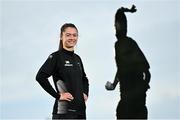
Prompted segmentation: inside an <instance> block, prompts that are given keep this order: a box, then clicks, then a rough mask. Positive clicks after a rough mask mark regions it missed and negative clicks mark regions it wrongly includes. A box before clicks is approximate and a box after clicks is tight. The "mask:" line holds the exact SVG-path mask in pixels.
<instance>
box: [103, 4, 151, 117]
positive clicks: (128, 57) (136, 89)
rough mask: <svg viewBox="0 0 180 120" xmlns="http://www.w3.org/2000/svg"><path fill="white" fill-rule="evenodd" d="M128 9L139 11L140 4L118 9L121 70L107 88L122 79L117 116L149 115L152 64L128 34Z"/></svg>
mask: <svg viewBox="0 0 180 120" xmlns="http://www.w3.org/2000/svg"><path fill="white" fill-rule="evenodd" d="M124 12H136V8H135V6H134V5H133V6H132V8H131V9H128V8H123V7H122V8H120V9H118V10H117V12H116V15H115V29H116V37H117V41H116V43H115V54H116V56H115V59H116V65H117V73H116V76H115V80H114V82H113V83H110V82H107V83H106V89H107V90H114V89H115V87H116V85H117V83H118V82H119V83H120V93H121V100H120V102H119V104H118V106H117V110H116V116H117V119H147V114H148V112H147V108H146V91H147V89H149V81H150V72H149V69H150V66H149V63H148V61H147V59H146V58H145V56H144V54H143V52H142V51H141V49H140V48H139V46H138V44H137V43H136V42H135V41H134V40H133V39H132V38H130V37H128V36H127V19H126V16H125V14H124Z"/></svg>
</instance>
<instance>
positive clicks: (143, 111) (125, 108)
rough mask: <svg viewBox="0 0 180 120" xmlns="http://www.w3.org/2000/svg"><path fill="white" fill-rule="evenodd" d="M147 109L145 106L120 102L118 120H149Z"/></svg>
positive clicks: (117, 113) (117, 112) (117, 110)
mask: <svg viewBox="0 0 180 120" xmlns="http://www.w3.org/2000/svg"><path fill="white" fill-rule="evenodd" d="M147 115H148V111H147V107H146V106H145V105H143V104H137V103H134V104H133V103H127V102H123V101H120V102H119V104H118V106H117V109H116V116H117V119H147Z"/></svg>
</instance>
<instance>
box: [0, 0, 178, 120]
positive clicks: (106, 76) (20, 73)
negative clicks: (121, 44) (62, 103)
mask: <svg viewBox="0 0 180 120" xmlns="http://www.w3.org/2000/svg"><path fill="white" fill-rule="evenodd" d="M132 4H134V5H136V7H137V12H136V13H134V14H131V13H127V14H126V15H127V19H128V36H130V37H132V38H133V39H134V40H135V41H136V42H137V43H138V45H139V47H140V48H141V49H142V51H143V52H144V54H145V56H146V58H147V59H148V61H149V63H150V66H151V69H150V71H151V74H152V78H151V82H150V86H151V89H150V90H149V91H148V92H147V107H148V112H149V114H148V117H149V119H180V81H179V80H180V42H179V40H180V33H179V31H180V1H179V0H146V1H145V0H111V1H109V0H86V1H84V0H1V1H0V13H1V14H0V28H1V29H0V40H1V41H0V68H1V69H0V103H1V106H0V119H49V118H51V113H52V109H53V104H54V98H52V97H51V96H50V95H49V94H47V93H46V92H45V91H44V90H43V89H42V88H41V87H40V85H39V84H38V83H37V82H36V80H35V76H36V73H37V71H38V69H39V68H40V67H41V65H42V64H43V63H44V62H45V60H46V59H47V57H48V56H49V54H51V53H52V52H54V51H56V50H57V49H58V45H59V34H60V27H61V26H62V25H63V24H64V23H74V24H75V25H76V26H77V28H78V29H79V41H78V44H77V46H76V48H75V52H76V53H77V54H79V55H80V56H81V58H82V61H83V64H84V67H85V72H86V74H87V76H88V78H89V83H90V94H89V100H88V102H87V119H109V120H110V119H115V118H116V117H115V114H116V106H117V104H118V101H119V100H120V93H119V86H117V87H116V89H115V90H114V91H106V90H105V87H104V85H105V83H106V81H113V80H114V76H115V73H116V64H115V59H114V56H115V51H114V43H115V41H116V37H115V29H114V15H115V13H116V10H117V9H118V8H120V7H121V6H124V7H131V5H132ZM50 81H51V83H52V78H50Z"/></svg>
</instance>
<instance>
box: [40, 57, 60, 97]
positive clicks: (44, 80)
mask: <svg viewBox="0 0 180 120" xmlns="http://www.w3.org/2000/svg"><path fill="white" fill-rule="evenodd" d="M55 68H56V58H55V56H53V55H50V56H49V57H48V59H47V60H46V61H45V63H44V64H43V65H42V67H41V68H40V69H39V71H38V73H37V75H36V80H37V82H38V83H39V84H40V85H41V87H42V88H43V89H44V90H45V91H46V92H48V93H49V94H50V95H51V96H53V97H54V98H56V99H59V98H60V95H59V94H58V93H57V92H56V91H55V90H54V88H53V87H52V86H51V84H50V82H49V80H48V78H49V77H50V76H51V75H53V73H54V72H55Z"/></svg>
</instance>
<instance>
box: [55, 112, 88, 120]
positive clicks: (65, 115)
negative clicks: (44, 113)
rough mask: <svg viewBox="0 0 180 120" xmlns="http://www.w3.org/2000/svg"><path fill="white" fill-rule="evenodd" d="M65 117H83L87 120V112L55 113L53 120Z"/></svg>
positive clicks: (62, 119)
mask: <svg viewBox="0 0 180 120" xmlns="http://www.w3.org/2000/svg"><path fill="white" fill-rule="evenodd" d="M64 119H83V120H86V114H85V113H84V114H77V113H74V112H68V113H67V114H53V116H52V120H64Z"/></svg>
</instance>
